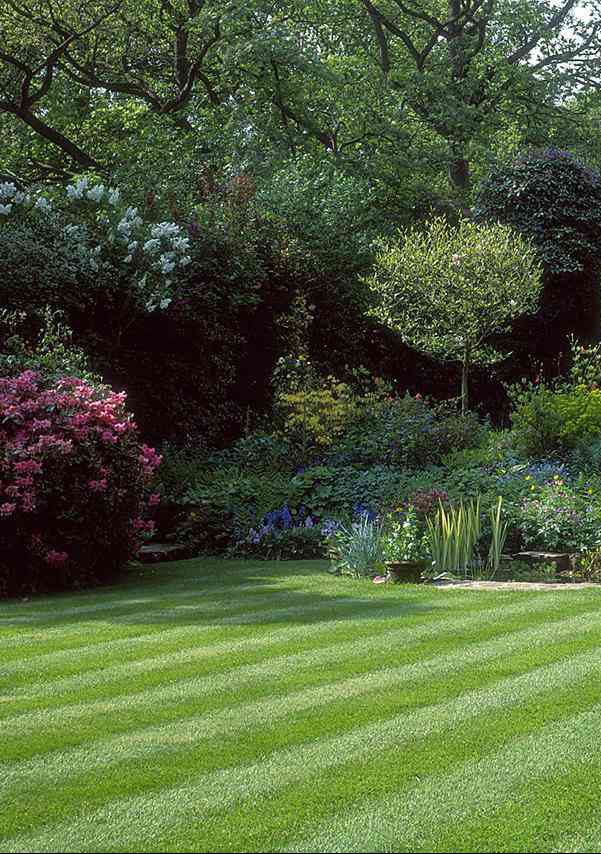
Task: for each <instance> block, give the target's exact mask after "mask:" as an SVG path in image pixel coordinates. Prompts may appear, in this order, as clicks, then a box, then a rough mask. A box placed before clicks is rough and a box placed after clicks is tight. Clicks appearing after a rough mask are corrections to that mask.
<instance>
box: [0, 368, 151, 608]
mask: <svg viewBox="0 0 601 854" xmlns="http://www.w3.org/2000/svg"><path fill="white" fill-rule="evenodd" d="M159 463H160V457H159V456H158V455H157V454H156V452H155V451H154V450H153V449H152V448H149V447H147V446H146V445H143V444H141V443H140V440H139V436H138V431H137V428H136V425H135V423H134V421H133V419H132V417H131V415H130V414H129V413H128V412H127V409H126V407H125V394H118V393H115V392H112V391H111V390H110V389H108V388H106V387H103V388H97V387H94V386H93V385H90V384H89V383H88V382H86V381H85V380H82V379H76V378H73V377H66V378H62V379H59V380H56V379H55V380H45V379H44V378H43V377H42V376H41V375H40V374H39V373H36V372H34V371H25V372H23V373H21V374H20V375H19V376H17V377H11V378H0V594H3V595H7V594H12V593H17V592H19V593H22V592H30V591H37V590H53V589H58V588H63V587H75V586H77V587H79V586H83V585H86V584H97V583H102V582H104V581H107V580H108V579H110V578H112V577H113V576H114V575H115V574H116V573H117V572H118V571H119V570H120V569H121V568H122V567H123V565H124V564H125V563H126V562H127V561H128V560H129V559H130V558H131V557H132V556H134V555H135V553H136V551H137V549H138V547H139V542H140V539H141V537H143V536H144V534H145V533H147V532H149V531H151V530H152V522H151V521H149V520H148V519H146V518H145V513H146V508H147V504H146V502H145V492H146V489H147V486H148V484H149V482H150V480H151V478H152V475H153V473H154V471H155V469H156V468H157V466H158V465H159ZM152 503H153V504H154V503H156V497H154V496H153V499H152Z"/></svg>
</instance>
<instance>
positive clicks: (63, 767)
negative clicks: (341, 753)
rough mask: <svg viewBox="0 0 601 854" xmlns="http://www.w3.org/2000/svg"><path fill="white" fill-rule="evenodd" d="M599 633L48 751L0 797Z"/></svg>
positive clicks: (427, 665)
mask: <svg viewBox="0 0 601 854" xmlns="http://www.w3.org/2000/svg"><path fill="white" fill-rule="evenodd" d="M594 629H599V619H598V616H597V615H581V616H579V617H568V618H565V619H563V620H558V621H557V622H556V623H554V624H551V625H549V624H547V623H546V624H545V625H543V626H539V627H537V628H526V629H521V630H516V631H514V632H510V633H507V634H503V635H502V636H501V637H498V638H495V639H493V640H491V641H487V642H484V643H481V644H478V645H473V646H469V647H468V648H467V649H465V648H461V649H459V650H457V651H456V652H454V653H451V654H449V655H443V656H440V657H436V658H432V659H426V660H420V661H418V662H413V663H411V664H407V665H401V666H398V667H386V668H383V669H381V670H377V671H372V672H369V673H367V674H361V675H360V676H356V677H350V678H347V679H343V680H339V681H336V682H331V683H327V684H325V685H320V686H318V687H312V688H308V689H305V690H301V691H297V692H293V693H290V694H287V695H285V696H284V697H281V696H275V697H274V696H270V697H268V698H266V699H262V700H259V701H257V702H253V703H243V704H241V705H237V706H234V707H229V708H226V709H223V710H221V709H219V710H215V711H212V712H209V713H207V714H201V715H197V716H193V717H190V718H186V719H183V720H181V719H178V720H176V721H174V722H171V723H169V724H166V725H163V726H158V727H152V726H151V727H146V728H144V729H137V730H134V731H132V732H128V733H127V735H120V736H117V737H114V738H111V739H104V740H100V741H95V742H91V743H90V744H89V745H88V746H86V747H84V748H75V749H70V750H66V751H53V752H52V753H50V754H49V755H41V756H37V757H36V758H33V759H30V760H26V761H22V762H3V763H0V772H1V778H0V796H5V795H6V793H7V792H9V791H10V790H11V788H12V787H14V786H15V785H19V786H27V785H34V784H35V785H39V784H40V783H43V782H44V781H45V782H46V783H47V784H49V785H52V784H53V783H58V782H60V781H61V780H65V779H68V778H69V776H71V775H73V774H77V775H79V774H82V773H86V772H89V771H90V770H92V769H98V768H101V767H108V766H110V765H111V764H113V763H117V762H119V763H121V762H124V761H128V762H131V761H135V760H140V759H142V758H144V757H145V756H153V757H155V758H156V757H157V755H158V754H160V753H163V752H168V751H177V750H180V749H181V748H182V746H187V747H190V746H191V745H193V744H194V745H197V744H198V743H199V742H202V741H205V740H209V739H213V738H216V739H217V738H218V739H223V738H227V737H228V736H231V735H233V734H239V733H240V732H241V731H244V730H246V729H249V728H253V727H255V726H268V725H272V724H273V723H274V722H276V721H279V720H282V719H284V720H285V719H286V718H288V717H289V716H290V715H292V714H294V713H295V712H299V711H304V710H307V709H317V708H319V707H321V706H324V705H326V704H328V703H331V702H335V701H337V700H339V699H340V698H341V697H344V698H345V699H347V700H351V699H352V698H355V697H359V696H362V695H364V694H368V693H371V692H373V691H377V690H383V689H390V688H393V687H399V688H400V687H401V686H402V685H403V683H404V682H407V681H409V680H411V681H412V682H417V683H419V682H424V681H427V680H429V679H432V678H435V677H442V676H450V675H451V674H457V673H460V672H461V671H462V670H465V669H469V668H472V667H474V666H475V665H477V666H482V665H483V664H484V663H485V662H489V661H491V660H493V659H495V658H498V657H502V656H505V655H510V654H512V653H517V652H519V651H521V650H523V649H524V648H528V647H532V648H536V647H539V646H543V645H546V644H547V643H548V636H549V631H552V632H553V637H554V641H555V642H558V641H560V640H565V639H569V638H571V637H573V636H574V635H578V634H583V633H586V632H588V631H591V630H594Z"/></svg>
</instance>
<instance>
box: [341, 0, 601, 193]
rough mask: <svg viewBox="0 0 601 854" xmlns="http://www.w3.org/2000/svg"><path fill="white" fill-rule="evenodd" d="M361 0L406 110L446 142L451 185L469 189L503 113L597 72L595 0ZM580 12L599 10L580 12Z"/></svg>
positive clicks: (599, 28)
mask: <svg viewBox="0 0 601 854" xmlns="http://www.w3.org/2000/svg"><path fill="white" fill-rule="evenodd" d="M356 2H357V3H358V4H360V6H361V7H362V8H363V9H364V11H365V13H366V15H367V16H368V18H369V20H370V22H371V25H372V29H373V35H374V40H375V48H376V51H375V54H376V56H377V62H378V64H379V66H380V69H381V72H382V75H383V77H384V79H385V81H386V83H387V85H388V86H389V87H390V88H391V89H393V90H394V91H396V92H397V95H398V100H399V104H400V106H401V109H403V110H404V111H405V112H407V111H410V112H413V113H414V114H415V116H416V117H417V118H418V119H419V121H421V122H422V123H424V124H425V125H426V126H427V127H428V128H430V129H431V130H432V131H433V132H434V133H435V134H436V135H438V136H439V137H440V138H442V139H443V140H444V141H445V143H446V145H447V149H448V160H449V177H450V180H451V183H452V185H453V186H454V187H455V188H456V189H457V190H458V191H459V192H460V193H461V194H464V195H465V194H467V191H468V190H469V189H470V158H471V156H472V153H473V151H474V149H475V148H476V147H477V146H478V145H479V144H482V143H485V142H486V139H487V136H488V135H489V134H490V133H491V131H492V130H494V127H495V124H496V117H497V116H498V114H499V113H501V114H502V113H503V112H505V111H506V110H510V111H512V112H514V111H515V110H516V108H517V107H518V106H519V107H523V105H524V104H528V105H529V107H530V108H531V109H534V110H537V109H538V108H539V106H540V104H541V103H542V102H546V103H547V104H550V103H553V102H554V101H556V100H557V98H558V97H560V96H562V95H565V94H571V90H572V88H573V87H574V86H575V85H576V83H577V82H578V83H581V82H582V81H583V79H586V82H587V84H590V81H591V79H593V78H594V79H597V78H598V53H599V37H600V33H601V16H600V9H599V4H598V2H597V0H582V2H578V0H561V2H554V0H427V1H426V2H422V0H419V2H418V0H356ZM579 10H580V11H582V10H585V11H589V12H590V13H591V14H590V16H589V17H586V16H585V17H581V18H579V17H578V16H577V14H576V13H577V11H579ZM407 60H409V61H410V63H411V65H412V68H413V73H412V74H411V76H410V78H409V79H407V77H406V71H405V67H406V62H407ZM397 69H399V70H400V72H401V79H400V80H399V75H398V73H397Z"/></svg>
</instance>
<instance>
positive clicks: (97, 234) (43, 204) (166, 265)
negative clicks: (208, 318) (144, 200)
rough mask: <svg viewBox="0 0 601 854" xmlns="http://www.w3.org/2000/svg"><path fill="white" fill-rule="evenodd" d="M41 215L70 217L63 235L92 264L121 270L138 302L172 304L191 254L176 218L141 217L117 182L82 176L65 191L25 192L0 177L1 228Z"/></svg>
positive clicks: (157, 306)
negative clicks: (127, 202)
mask: <svg viewBox="0 0 601 854" xmlns="http://www.w3.org/2000/svg"><path fill="white" fill-rule="evenodd" d="M36 218H41V219H45V220H49V221H53V222H54V223H55V224H56V223H57V222H58V221H64V220H65V219H67V220H69V219H71V218H73V220H74V221H73V222H67V224H66V225H64V226H63V234H64V236H65V239H66V240H67V241H69V242H70V243H73V242H74V241H75V242H76V244H77V245H78V246H79V250H80V254H81V256H82V259H85V262H87V265H88V266H89V268H90V270H91V271H92V272H95V273H101V271H102V267H103V264H104V263H109V262H110V263H111V264H112V265H113V267H116V268H117V269H119V270H120V273H121V279H122V281H124V282H127V283H128V284H129V287H130V289H131V294H132V295H133V297H134V298H135V301H136V303H137V304H138V305H139V306H140V307H142V308H144V310H146V311H148V312H152V311H155V310H157V309H158V310H165V309H166V308H168V306H169V305H170V304H171V301H172V298H173V291H174V286H175V284H176V279H177V276H178V274H179V273H180V272H182V271H183V270H184V269H185V268H186V267H187V266H188V264H190V262H191V260H192V258H191V255H190V240H189V238H188V237H187V236H186V235H185V233H183V231H182V228H181V227H180V226H179V225H178V224H177V223H174V222H161V223H158V224H154V223H151V222H145V221H144V220H143V218H142V216H140V213H139V211H138V208H135V207H128V206H127V205H125V203H124V202H123V200H122V197H121V192H120V190H119V189H118V188H117V187H105V185H104V184H102V183H91V182H90V180H89V179H88V178H86V177H83V178H79V179H78V180H77V181H76V182H75V183H73V184H70V185H69V186H68V187H67V188H66V191H65V192H64V193H60V192H59V193H57V192H54V193H40V192H34V191H29V192H24V191H22V190H19V189H18V188H17V186H16V185H15V184H14V183H12V182H4V183H0V228H1V227H2V225H3V224H4V223H9V222H10V223H11V224H14V223H15V222H18V221H24V220H26V221H31V220H32V219H34V220H35V219H36Z"/></svg>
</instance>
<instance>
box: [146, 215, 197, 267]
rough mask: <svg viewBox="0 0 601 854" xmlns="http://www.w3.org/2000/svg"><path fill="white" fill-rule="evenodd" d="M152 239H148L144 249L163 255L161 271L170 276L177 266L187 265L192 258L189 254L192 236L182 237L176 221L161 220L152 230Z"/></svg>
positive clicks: (160, 263)
mask: <svg viewBox="0 0 601 854" xmlns="http://www.w3.org/2000/svg"><path fill="white" fill-rule="evenodd" d="M150 234H151V239H150V240H147V241H146V243H145V244H144V246H143V247H142V250H143V251H144V252H145V253H146V254H147V255H156V254H157V253H158V252H160V253H161V255H160V256H159V258H158V261H157V262H156V263H157V266H158V268H159V269H160V270H161V272H162V273H163V274H164V275H166V276H168V275H169V273H172V272H173V271H174V270H175V268H176V266H178V265H179V266H180V267H186V266H187V265H188V264H189V263H190V262H191V261H192V258H191V257H190V256H189V255H188V252H189V251H190V238H189V237H182V234H181V229H180V227H179V225H177V223H175V222H160V223H159V224H158V225H155V226H153V227H152V229H151V230H150Z"/></svg>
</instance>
